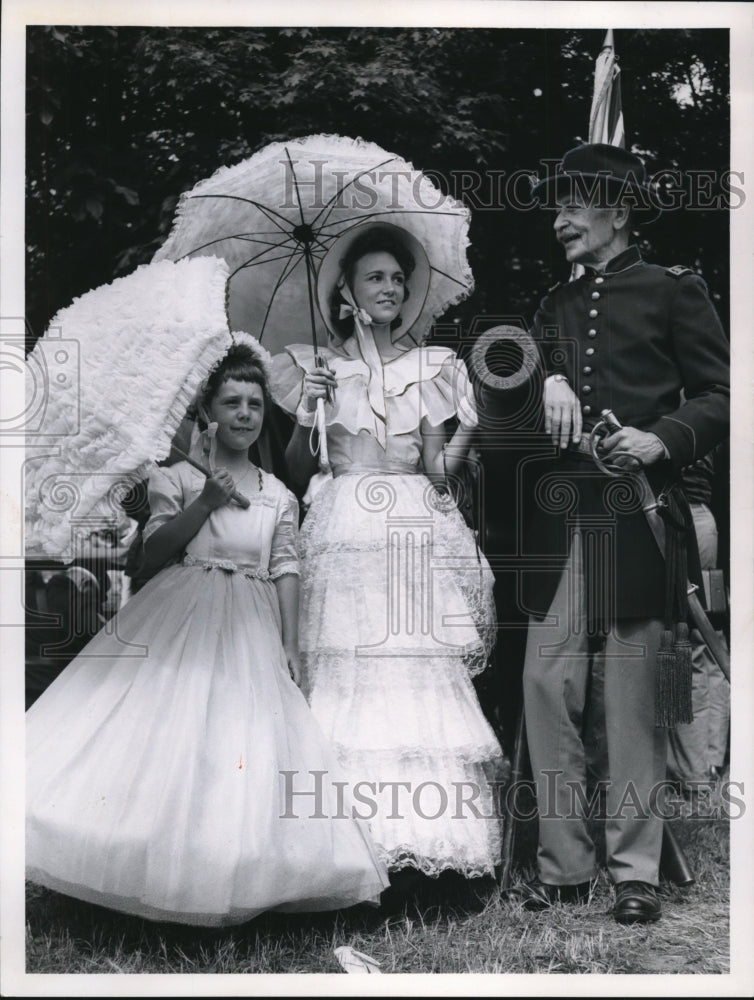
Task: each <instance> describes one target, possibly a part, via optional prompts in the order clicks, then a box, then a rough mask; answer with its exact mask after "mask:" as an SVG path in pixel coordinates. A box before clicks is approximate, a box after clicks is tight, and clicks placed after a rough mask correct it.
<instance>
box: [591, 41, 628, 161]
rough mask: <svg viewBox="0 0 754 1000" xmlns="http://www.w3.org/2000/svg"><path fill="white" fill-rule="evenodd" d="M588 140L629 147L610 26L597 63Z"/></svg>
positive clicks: (618, 68)
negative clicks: (627, 145)
mask: <svg viewBox="0 0 754 1000" xmlns="http://www.w3.org/2000/svg"><path fill="white" fill-rule="evenodd" d="M589 142H606V143H608V144H609V145H610V146H620V147H621V148H622V149H625V147H626V132H625V129H624V127H623V105H622V101H621V92H620V67H619V66H618V60H617V59H616V57H615V43H614V42H613V29H612V28H608V30H607V33H606V35H605V41H604V42H603V43H602V49H601V50H600V54H599V55H598V56H597V59H596V60H595V65H594V92H593V94H592V110H591V112H590V114H589Z"/></svg>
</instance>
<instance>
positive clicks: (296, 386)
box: [270, 344, 478, 434]
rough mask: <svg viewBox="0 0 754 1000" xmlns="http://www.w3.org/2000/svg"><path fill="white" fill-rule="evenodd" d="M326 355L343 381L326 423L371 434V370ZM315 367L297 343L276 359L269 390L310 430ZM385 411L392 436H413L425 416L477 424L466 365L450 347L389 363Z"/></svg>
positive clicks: (417, 350) (309, 351)
mask: <svg viewBox="0 0 754 1000" xmlns="http://www.w3.org/2000/svg"><path fill="white" fill-rule="evenodd" d="M321 353H322V354H323V356H324V357H325V359H326V360H327V363H328V364H329V366H330V368H332V370H333V371H334V372H335V374H336V376H337V378H338V388H337V391H336V397H335V402H334V403H332V404H328V405H327V406H326V408H325V415H326V420H327V425H328V426H332V425H334V424H339V425H340V426H342V427H344V428H345V429H346V431H348V432H349V433H350V434H358V433H359V432H360V431H364V430H366V431H371V430H372V429H373V426H374V414H373V413H372V410H371V408H370V406H369V401H368V398H367V394H366V387H367V383H368V380H369V369H368V368H367V366H366V364H365V363H364V362H363V361H362V360H361V359H360V358H353V357H347V356H344V355H343V354H342V353H337V352H335V351H332V350H330V349H328V348H323V349H322V351H321ZM313 367H314V354H313V351H312V348H311V347H308V346H306V345H304V344H293V345H291V346H290V347H288V348H286V350H285V352H284V353H282V354H279V355H277V356H276V357H275V358H273V364H272V379H271V382H270V388H271V391H272V395H273V398H274V400H275V402H276V403H277V404H278V405H279V406H280V407H282V409H284V410H285V411H286V412H287V413H290V414H291V415H292V416H295V417H296V420H297V421H298V422H299V423H300V424H301V425H302V426H305V427H308V426H311V424H312V422H313V420H314V416H313V414H310V413H309V412H308V411H306V410H305V409H304V407H303V406H302V391H303V377H304V374H305V373H306V371H308V370H311V369H312V368H313ZM385 408H386V416H387V427H388V433H389V434H408V433H411V432H412V431H415V430H417V429H418V428H419V427H420V426H421V422H422V420H423V419H425V418H426V420H427V421H428V423H429V424H430V425H431V426H433V427H439V426H441V425H442V424H443V423H444V422H445V421H446V420H450V419H451V418H452V417H458V419H459V420H460V422H461V423H462V424H463V425H464V426H467V427H475V426H476V425H477V423H478V418H477V412H476V403H475V401H474V393H473V390H472V388H471V383H470V382H469V377H468V373H467V371H466V365H465V364H464V362H463V361H461V359H460V358H458V357H456V355H455V354H454V352H453V351H451V350H450V349H449V348H439V347H421V348H414V349H413V350H411V351H408V352H407V353H406V354H404V355H401V356H400V357H398V358H396V359H395V360H394V361H391V362H389V363H388V364H386V365H385Z"/></svg>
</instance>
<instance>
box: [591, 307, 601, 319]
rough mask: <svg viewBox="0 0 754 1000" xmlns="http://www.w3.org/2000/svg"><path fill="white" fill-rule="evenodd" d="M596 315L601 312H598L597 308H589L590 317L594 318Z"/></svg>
mask: <svg viewBox="0 0 754 1000" xmlns="http://www.w3.org/2000/svg"><path fill="white" fill-rule="evenodd" d="M595 316H599V313H598V312H597V310H596V309H590V310H589V318H590V319H594V318H595Z"/></svg>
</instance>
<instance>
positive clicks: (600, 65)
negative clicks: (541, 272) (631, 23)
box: [571, 28, 626, 281]
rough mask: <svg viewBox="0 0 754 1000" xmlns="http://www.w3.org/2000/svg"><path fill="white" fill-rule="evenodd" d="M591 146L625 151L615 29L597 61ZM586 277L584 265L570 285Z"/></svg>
mask: <svg viewBox="0 0 754 1000" xmlns="http://www.w3.org/2000/svg"><path fill="white" fill-rule="evenodd" d="M589 142H606V143H607V144H608V145H610V146H620V147H621V149H625V148H626V130H625V127H624V125H623V101H622V98H621V92H620V66H619V65H618V60H617V58H616V55H615V42H614V41H613V29H612V28H608V29H607V32H606V33H605V40H604V42H603V43H602V48H601V49H600V53H599V55H598V56H597V58H596V59H595V61H594V90H593V92H592V110H591V111H590V113H589ZM583 273H584V268H583V265H581V264H574V265H573V267H572V268H571V281H575V280H576V279H577V278H580V277H581V275H582V274H583Z"/></svg>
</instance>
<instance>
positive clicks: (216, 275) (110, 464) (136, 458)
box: [25, 257, 232, 556]
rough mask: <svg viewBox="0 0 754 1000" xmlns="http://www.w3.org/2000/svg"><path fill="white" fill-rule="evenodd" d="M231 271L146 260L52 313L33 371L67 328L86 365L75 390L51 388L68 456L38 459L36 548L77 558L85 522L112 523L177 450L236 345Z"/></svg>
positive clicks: (29, 482) (45, 430) (46, 431)
mask: <svg viewBox="0 0 754 1000" xmlns="http://www.w3.org/2000/svg"><path fill="white" fill-rule="evenodd" d="M227 274H228V268H227V265H226V264H225V262H224V261H221V260H219V259H217V258H215V257H199V258H196V259H194V260H184V261H180V262H178V263H173V262H171V261H162V262H160V263H158V264H147V265H143V266H142V267H139V268H137V270H136V271H135V272H134V273H133V274H130V275H128V276H126V277H124V278H117V279H116V280H115V281H113V282H112V283H111V284H109V285H103V286H101V287H100V288H97V289H94V290H93V291H91V292H87V293H86V295H83V296H81V297H80V298H77V299H75V300H74V302H73V303H72V305H70V306H68V307H67V308H66V309H63V310H61V311H60V312H59V313H58V314H57V315H56V316H55V317H54V318H53V320H52V321H51V323H50V327H49V329H48V331H47V333H46V334H45V336H44V337H42V338H41V340H40V341H39V342H38V344H37V345H36V346H35V348H34V351H33V352H32V355H31V356H30V367H29V366H27V368H29V370H30V371H34V370H36V367H38V366H44V358H45V355H46V354H48V353H50V352H51V351H55V348H56V344H57V343H58V341H59V340H60V338H59V336H58V337H56V336H54V335H53V334H54V333H59V331H63V334H64V336H65V339H66V344H68V343H70V342H72V341H75V343H76V349H77V352H78V354H77V360H78V366H79V367H78V371H77V372H76V376H77V379H76V381H77V384H76V385H72V386H69V385H68V384H67V382H66V381H65V380H64V381H62V382H60V383H56V381H55V380H54V379H50V384H49V386H48V387H47V388H48V389H49V392H48V399H47V408H46V411H45V415H44V423H43V426H42V427H41V428H40V430H39V434H40V435H41V438H40V441H41V443H44V444H45V446H46V447H48V448H49V441H50V440H51V438H53V439H55V444H56V451H57V454H55V455H48V456H46V457H45V458H44V459H40V460H37V461H35V460H34V459H33V458H32V459H31V460H30V461H29V462H27V466H26V483H25V486H26V498H27V523H26V541H27V543H28V545H29V547H30V548H42V549H43V550H44V551H46V552H48V553H49V554H51V555H63V556H65V555H66V554H68V553H69V550H70V548H71V545H72V541H73V539H72V535H73V530H74V526H75V524H76V522H81V523H82V529H83V527H84V524H85V525H86V530H87V531H88V532H90V531H91V530H92V529H93V527H94V526H95V525H96V522H97V518H100V519H101V521H102V522H105V523H111V522H112V521H113V519H114V516H115V514H116V513H117V511H118V510H119V507H118V497H119V496H121V495H122V494H123V493H125V491H126V489H127V488H128V487H129V486H130V485H133V484H134V483H135V482H137V481H139V480H140V479H143V478H144V477H145V476H146V475H147V474H148V471H149V468H150V465H151V461H152V460H153V459H154V460H159V459H161V458H164V457H166V456H167V454H168V451H169V450H170V443H171V440H172V438H173V436H174V434H175V432H176V430H177V429H178V425H179V424H180V422H181V420H182V419H183V417H184V416H185V413H186V409H187V407H188V405H189V403H190V402H191V400H192V399H193V397H194V394H195V393H196V391H197V389H198V388H199V386H200V384H201V382H202V381H203V380H204V379H205V378H206V377H207V375H208V374H209V372H210V370H211V369H212V367H213V366H214V365H215V364H216V362H217V361H218V360H219V359H220V358H221V357H222V356H223V354H224V353H225V352H226V351H227V350H228V347H229V346H230V344H231V342H232V341H231V335H230V331H229V329H228V323H227V319H226V315H225V283H226V280H227ZM103 330H106V331H107V336H103V333H102V331H103ZM58 353H60V352H58ZM69 353H70V350H69ZM35 359H36V361H37V366H36V367H35V364H34V360H35ZM43 370H46V369H45V368H44V367H43ZM71 392H76V393H77V398H76V399H75V403H76V404H80V410H79V408H78V407H77V406H76V405H72V403H73V402H74V401H73V400H72V398H71ZM103 401H106V402H103ZM78 412H80V414H81V425H80V426H76V425H75V419H74V418H75V416H76V414H77V413H78ZM72 420H74V422H73V423H72ZM35 441H36V435H30V443H31V444H32V445H33V444H34V443H35Z"/></svg>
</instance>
